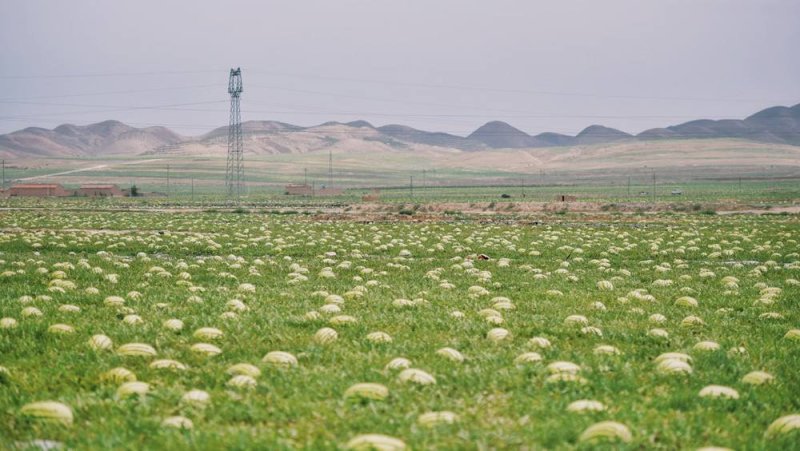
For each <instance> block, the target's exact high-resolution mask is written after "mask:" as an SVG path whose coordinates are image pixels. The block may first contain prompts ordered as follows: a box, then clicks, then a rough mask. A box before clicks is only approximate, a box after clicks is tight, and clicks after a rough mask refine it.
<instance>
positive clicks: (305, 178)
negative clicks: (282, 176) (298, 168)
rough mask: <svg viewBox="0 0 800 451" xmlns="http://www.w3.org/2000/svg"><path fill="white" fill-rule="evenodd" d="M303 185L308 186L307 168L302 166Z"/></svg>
mask: <svg viewBox="0 0 800 451" xmlns="http://www.w3.org/2000/svg"><path fill="white" fill-rule="evenodd" d="M303 185H306V186H308V168H303Z"/></svg>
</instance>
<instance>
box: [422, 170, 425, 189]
mask: <svg viewBox="0 0 800 451" xmlns="http://www.w3.org/2000/svg"><path fill="white" fill-rule="evenodd" d="M422 188H423V189H424V188H425V169H423V170H422Z"/></svg>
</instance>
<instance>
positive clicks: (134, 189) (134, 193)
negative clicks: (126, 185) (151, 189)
mask: <svg viewBox="0 0 800 451" xmlns="http://www.w3.org/2000/svg"><path fill="white" fill-rule="evenodd" d="M138 195H139V188H137V187H136V185H132V186H131V197H136V196H138Z"/></svg>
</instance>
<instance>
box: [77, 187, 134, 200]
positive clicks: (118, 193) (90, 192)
mask: <svg viewBox="0 0 800 451" xmlns="http://www.w3.org/2000/svg"><path fill="white" fill-rule="evenodd" d="M77 195H78V196H86V197H123V196H125V193H124V192H123V191H122V190H121V189H120V188H119V186H117V185H81V187H80V188H78V191H77Z"/></svg>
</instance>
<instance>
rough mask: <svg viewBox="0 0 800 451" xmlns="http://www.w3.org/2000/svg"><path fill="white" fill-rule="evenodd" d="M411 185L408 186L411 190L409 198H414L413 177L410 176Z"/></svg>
mask: <svg viewBox="0 0 800 451" xmlns="http://www.w3.org/2000/svg"><path fill="white" fill-rule="evenodd" d="M410 180H411V183H410V184H409V185H408V186H409V187H410V188H411V198H412V199H413V198H414V176H413V175H412V176H410Z"/></svg>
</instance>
